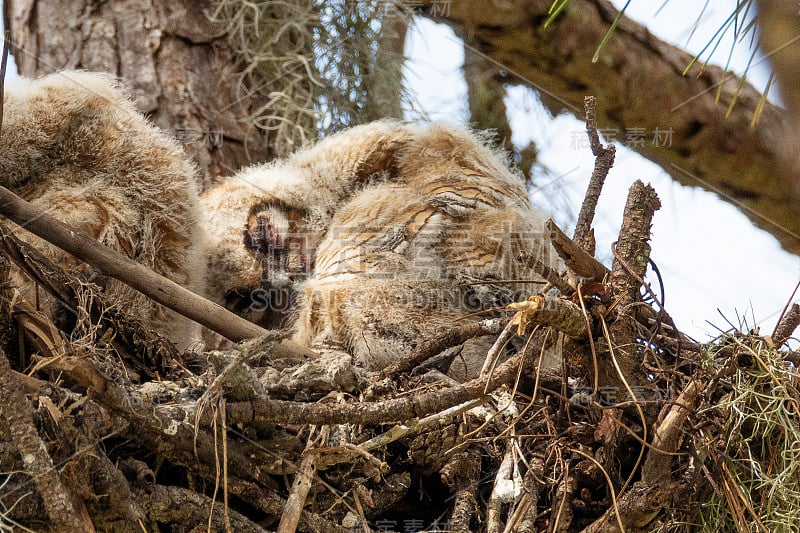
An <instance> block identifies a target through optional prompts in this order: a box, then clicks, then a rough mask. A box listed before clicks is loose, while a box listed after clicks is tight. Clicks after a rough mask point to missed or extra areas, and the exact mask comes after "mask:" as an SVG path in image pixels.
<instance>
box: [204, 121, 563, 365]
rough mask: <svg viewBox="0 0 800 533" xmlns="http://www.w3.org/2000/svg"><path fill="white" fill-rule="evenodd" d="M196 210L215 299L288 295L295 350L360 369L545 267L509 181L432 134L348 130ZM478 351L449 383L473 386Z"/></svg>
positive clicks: (232, 184) (231, 186)
mask: <svg viewBox="0 0 800 533" xmlns="http://www.w3.org/2000/svg"><path fill="white" fill-rule="evenodd" d="M203 203H204V205H205V206H206V209H207V210H208V212H209V217H208V219H207V221H206V222H207V234H208V235H209V236H210V240H211V241H212V243H213V244H212V248H213V249H214V250H215V251H214V252H212V254H211V255H210V263H209V269H208V270H209V275H210V278H209V282H210V283H209V286H210V287H211V289H212V292H213V293H214V294H215V296H216V298H217V299H222V297H223V295H224V293H225V291H226V290H228V289H230V288H232V287H234V286H239V287H252V286H255V285H257V284H259V283H261V284H266V285H272V286H286V285H290V286H294V287H295V288H296V290H297V292H298V295H299V299H298V304H297V308H296V312H295V313H294V320H293V323H292V327H293V329H294V340H296V341H298V342H301V343H304V344H306V345H309V346H312V347H316V348H334V349H339V350H344V351H347V352H349V353H351V354H352V355H353V356H354V357H355V358H356V360H357V361H358V362H360V363H361V364H363V365H365V366H367V367H369V368H380V367H383V366H385V365H386V364H388V363H389V362H390V361H392V360H393V359H396V358H397V357H399V356H401V355H403V354H405V353H407V352H408V351H409V350H410V349H411V347H413V346H414V345H416V344H417V343H418V342H420V341H421V340H423V339H426V338H430V337H432V336H434V335H436V334H437V333H440V332H442V331H444V330H446V329H447V328H449V327H452V326H454V325H456V324H457V321H458V320H459V319H462V318H464V317H465V316H466V315H467V314H469V313H472V312H475V311H477V310H480V309H486V308H489V307H493V306H496V305H502V304H504V303H507V302H509V301H511V300H512V299H513V298H514V296H515V294H514V293H516V294H517V295H519V294H523V295H527V294H529V293H532V292H536V291H537V290H538V289H539V288H540V285H536V284H534V283H519V284H493V283H492V282H493V281H502V280H540V279H541V278H540V277H539V276H538V275H537V274H536V273H535V272H533V271H532V269H531V268H530V267H529V266H528V265H530V264H531V263H530V261H526V262H521V261H518V259H517V258H518V257H519V256H520V255H521V254H523V252H524V255H526V256H527V257H532V256H538V257H541V258H542V259H543V261H544V262H545V263H548V264H551V263H552V261H553V260H554V258H553V257H552V254H551V252H550V247H549V244H547V241H546V239H545V238H544V236H543V219H542V217H541V215H540V214H539V213H538V212H537V211H535V210H534V209H533V208H532V207H531V205H530V202H529V200H528V197H527V191H526V190H525V187H524V184H523V181H522V180H521V178H520V177H519V176H518V175H517V174H516V173H514V172H512V171H511V170H510V169H509V167H508V165H507V163H506V161H505V159H504V158H503V157H501V156H500V155H498V154H497V153H496V152H494V151H493V150H491V149H489V148H488V147H487V145H486V143H485V141H484V140H483V139H481V138H479V137H477V136H475V135H474V134H471V133H469V132H466V131H464V130H461V129H458V128H455V127H451V126H446V125H441V124H435V125H432V126H423V125H413V124H407V123H400V122H376V123H372V124H367V125H363V126H357V127H355V128H352V129H349V130H346V131H345V132H343V133H340V134H338V135H334V136H332V137H330V138H328V139H325V140H324V141H322V142H321V143H319V144H318V145H317V146H314V147H312V148H309V149H306V150H303V151H301V152H299V153H297V154H295V155H294V156H292V157H290V158H289V159H287V160H285V161H280V162H277V163H274V164H271V165H267V166H262V167H253V168H251V169H248V170H246V171H244V172H241V173H239V174H237V175H236V176H235V177H233V178H231V179H229V180H227V181H226V182H224V183H222V184H221V185H220V186H219V187H217V188H215V189H213V190H212V191H210V192H209V193H207V194H206V195H204V198H203ZM243 213H247V216H244V215H243ZM304 274H305V276H304ZM472 319H476V318H470V320H472ZM487 347H488V344H487V342H483V341H473V342H470V343H468V344H467V346H465V348H464V350H463V352H462V355H463V356H464V358H463V361H456V363H455V366H459V365H460V366H461V368H460V370H459V369H456V370H455V371H454V373H456V374H458V375H460V376H465V375H470V374H473V373H474V372H475V370H476V368H479V366H477V365H480V363H482V361H483V358H484V357H485V353H486V348H487Z"/></svg>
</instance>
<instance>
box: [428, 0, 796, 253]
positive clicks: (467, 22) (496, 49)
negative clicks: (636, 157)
mask: <svg viewBox="0 0 800 533" xmlns="http://www.w3.org/2000/svg"><path fill="white" fill-rule="evenodd" d="M429 4H430V5H431V9H430V12H431V16H432V18H434V19H435V20H439V21H443V22H447V23H448V24H449V25H451V26H452V27H453V28H454V30H455V31H456V32H457V33H458V34H459V35H460V36H462V37H463V38H464V39H465V40H466V41H467V43H468V44H470V45H471V46H473V47H475V48H476V49H478V50H480V51H482V52H483V53H485V54H487V55H488V57H490V58H491V59H492V60H494V61H497V62H498V63H499V64H501V65H503V66H504V67H505V69H506V71H507V72H508V79H507V83H510V84H528V85H530V86H531V87H533V88H534V89H535V90H537V91H538V92H539V94H540V95H541V97H542V100H543V101H544V102H545V103H546V104H547V105H548V106H549V107H550V109H551V110H553V111H554V112H559V111H561V110H568V111H570V112H571V113H573V114H575V115H576V116H578V117H580V116H581V114H582V111H583V97H584V96H585V95H587V94H594V95H596V96H597V99H598V105H597V110H598V115H599V116H598V121H599V123H600V127H601V128H613V129H614V131H617V132H618V135H617V140H619V141H621V142H623V143H624V144H629V145H631V147H632V148H633V149H635V150H636V151H637V152H639V153H640V154H641V155H643V156H644V157H647V158H648V159H650V160H652V161H653V162H655V163H657V164H659V165H660V166H661V167H663V168H664V170H665V171H666V172H668V173H669V174H670V175H671V176H672V177H673V178H674V179H675V180H677V181H678V182H680V183H683V184H685V185H691V186H696V187H702V188H704V189H707V190H710V191H713V192H715V193H717V194H719V195H720V196H721V197H722V198H723V199H724V200H726V201H729V202H731V203H733V204H735V205H737V206H739V207H740V208H742V210H743V211H744V213H745V214H746V215H747V216H748V217H749V218H750V219H751V220H752V221H753V222H754V223H755V224H757V225H758V226H760V227H761V228H763V229H765V230H767V231H769V232H770V233H772V234H773V235H775V237H777V238H778V239H779V240H780V242H781V243H782V244H783V246H784V247H785V248H786V249H787V250H789V251H791V252H795V253H798V252H800V202H798V199H800V192H799V191H800V188H799V187H797V179H798V178H797V177H796V176H791V175H790V176H787V175H786V174H781V173H779V172H776V168H778V167H779V163H780V161H781V158H782V148H781V147H782V145H783V144H785V141H786V139H788V138H790V137H789V135H788V134H789V132H790V131H791V130H790V129H789V127H788V121H787V119H786V116H785V113H784V111H783V110H782V109H781V108H779V107H777V106H774V105H771V104H767V105H766V107H765V109H764V111H763V114H762V116H761V119H760V121H759V123H758V126H757V127H756V128H755V129H753V128H751V126H750V122H751V119H752V117H753V113H754V112H755V110H756V106H757V105H758V102H759V99H760V96H761V95H760V94H759V92H758V91H757V90H756V89H755V88H753V87H752V86H751V85H749V84H747V83H745V84H744V85H743V87H741V89H740V90H738V95H737V96H736V104H735V105H734V106H733V109H732V112H731V114H730V116H728V117H726V116H725V115H726V112H727V110H728V107H729V105H730V104H731V102H732V101H733V99H734V96H735V95H736V94H737V89H738V85H739V81H740V80H739V79H738V78H736V77H735V76H732V75H728V76H725V75H724V73H723V71H722V70H721V69H720V68H718V67H715V66H709V67H706V69H705V70H701V69H700V67H699V66H694V67H692V69H691V70H690V72H689V73H688V75H686V76H683V75H682V71H683V69H684V68H685V67H686V66H687V65H688V64H689V62H690V61H691V59H692V56H691V55H690V54H688V53H686V52H684V51H683V50H681V49H679V48H676V47H674V46H671V45H669V44H667V43H665V42H663V41H661V40H659V39H657V38H655V37H654V36H652V35H651V34H650V33H649V32H648V31H647V28H645V27H644V26H642V25H640V24H638V23H636V22H633V21H632V20H630V19H628V18H625V17H623V19H622V20H621V22H620V23H619V26H618V27H617V29H616V31H615V33H614V35H613V37H612V38H611V40H610V41H609V43H608V44H607V45H606V47H605V49H604V50H603V52H602V54H601V56H600V60H599V61H598V62H597V63H592V62H591V59H592V56H593V54H594V52H595V50H596V48H597V46H598V44H599V43H600V42H601V40H602V37H603V35H604V34H605V32H606V31H607V30H608V28H609V26H610V24H611V22H612V21H613V20H614V18H615V16H616V14H617V13H618V11H617V10H616V9H614V7H613V6H612V5H611V3H610V2H608V1H606V0H595V1H590V0H573V1H572V2H570V4H569V7H568V8H566V9H565V10H564V12H563V13H562V14H561V15H560V16H559V17H558V18H557V19H556V20H555V21H554V22H553V23H552V24H550V25H549V26H548V27H547V28H545V27H544V22H545V20H546V19H547V16H548V10H549V9H550V6H551V5H552V2H551V0H508V1H503V2H491V8H488V7H487V5H486V2H484V1H483V0H460V1H458V2H448V3H447V4H446V8H443V4H442V2H429ZM718 89H721V91H720V92H719V100H718V101H717V100H716V98H717V91H718ZM629 132H632V133H635V134H638V133H639V132H640V133H642V134H643V137H641V138H640V139H639V138H634V139H633V140H635V141H636V142H631V143H626V142H625V141H626V134H628V133H629ZM656 132H658V134H657V133H656ZM654 138H655V140H656V141H657V142H655V143H654V142H653V140H654ZM629 140H630V139H629ZM639 141H641V142H639Z"/></svg>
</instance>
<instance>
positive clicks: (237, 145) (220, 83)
mask: <svg viewBox="0 0 800 533" xmlns="http://www.w3.org/2000/svg"><path fill="white" fill-rule="evenodd" d="M7 4H8V6H9V8H10V15H11V20H10V26H11V32H12V41H13V45H12V50H11V52H12V54H13V55H14V59H15V60H16V63H17V69H18V71H19V73H20V74H21V75H23V76H28V77H37V76H42V75H45V74H48V73H51V72H55V71H58V70H63V69H87V70H95V71H105V72H109V73H111V74H114V75H115V76H118V77H120V78H121V79H122V80H124V82H125V83H126V84H127V86H128V87H130V89H131V92H132V96H133V97H134V99H135V101H136V105H137V107H138V109H139V111H141V112H143V113H145V114H148V115H149V116H150V117H151V118H152V119H153V121H154V122H155V123H156V124H157V125H158V126H160V127H162V128H164V129H166V130H169V131H173V132H174V133H175V135H176V137H177V138H178V139H179V140H180V141H181V142H182V143H183V145H184V148H185V149H186V151H187V152H188V153H189V154H190V155H191V156H192V158H193V159H194V160H195V162H196V163H197V165H198V168H199V171H200V172H199V178H200V180H201V181H202V182H203V183H201V185H206V184H207V183H208V180H209V179H210V178H212V177H214V176H219V175H229V174H231V173H233V172H234V171H235V170H237V169H238V168H240V167H241V166H243V165H244V164H247V163H251V162H254V161H262V160H265V159H266V158H267V156H268V151H267V148H266V146H265V143H263V142H262V140H261V139H260V138H259V137H258V135H257V134H256V132H255V130H254V129H252V128H251V127H250V126H249V125H248V124H249V121H248V120H246V118H247V116H248V113H249V109H248V106H249V105H250V102H249V101H248V100H247V99H243V98H242V96H241V95H242V93H241V92H240V90H239V84H238V79H239V78H238V76H237V75H236V73H235V72H234V71H233V63H234V61H233V59H234V51H233V50H232V48H231V46H230V45H229V43H228V41H227V37H226V35H225V34H224V30H225V27H224V25H223V24H220V23H212V22H210V21H209V19H208V17H207V16H206V14H205V13H207V12H208V10H209V9H213V2H212V1H211V0H178V1H165V0H122V1H116V2H93V1H91V0H79V1H72V0H8V1H7ZM245 141H247V151H245V147H244V142H245Z"/></svg>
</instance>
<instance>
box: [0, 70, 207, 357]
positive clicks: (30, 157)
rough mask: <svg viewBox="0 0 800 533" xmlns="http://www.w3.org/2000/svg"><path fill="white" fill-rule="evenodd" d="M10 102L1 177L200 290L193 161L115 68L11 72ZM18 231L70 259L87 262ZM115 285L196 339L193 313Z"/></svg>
mask: <svg viewBox="0 0 800 533" xmlns="http://www.w3.org/2000/svg"><path fill="white" fill-rule="evenodd" d="M3 110H4V117H3V132H2V137H0V184H2V185H4V186H6V187H9V188H10V189H12V190H14V191H15V192H16V193H17V194H19V195H20V196H22V197H23V198H25V199H26V200H28V201H30V202H32V203H34V204H36V205H38V206H40V207H43V208H45V209H47V210H48V212H49V213H50V214H52V215H53V216H55V217H57V218H59V219H60V220H62V221H65V222H68V223H71V224H74V225H75V226H77V227H78V228H80V229H81V230H83V231H84V232H86V233H87V234H89V235H91V236H92V237H94V238H95V239H97V240H98V241H100V242H102V243H104V244H106V245H108V246H110V247H112V248H114V249H115V250H118V251H120V252H122V253H124V254H126V255H127V256H129V257H131V258H132V259H134V260H136V261H138V262H140V263H142V264H144V265H146V266H148V267H150V268H152V269H153V270H155V271H156V272H158V273H159V274H162V275H164V276H166V277H168V278H170V279H172V280H173V281H175V282H177V283H179V284H181V285H183V286H186V287H188V288H191V289H194V290H201V289H202V282H203V280H204V272H203V269H204V267H205V262H204V261H202V260H201V257H202V248H201V247H200V246H199V244H200V240H201V237H200V233H199V226H198V223H197V221H198V218H199V217H198V211H197V210H198V199H197V191H196V188H195V182H194V168H193V167H192V165H191V164H190V163H189V161H188V159H187V157H186V155H185V154H184V153H183V151H182V150H181V148H180V146H179V145H178V144H177V143H176V142H175V141H174V140H172V139H171V138H169V137H168V136H167V135H165V134H164V133H163V132H162V131H161V130H159V129H158V128H156V127H154V126H152V125H151V124H150V123H149V122H148V121H147V120H146V119H145V118H144V117H142V115H140V114H139V113H138V112H137V111H136V110H135V108H134V106H133V104H132V103H131V101H130V100H129V99H128V97H127V95H126V93H125V92H124V90H122V89H121V88H120V86H119V85H118V84H117V83H116V82H115V81H114V80H113V79H112V78H111V77H110V76H108V75H105V74H98V73H90V72H79V71H75V72H61V73H57V74H52V75H49V76H46V77H44V78H41V79H38V80H30V79H25V78H21V79H17V80H13V81H12V82H10V83H9V84H8V85H7V86H6V89H5V98H4V109H3ZM17 234H18V236H19V237H21V238H23V239H24V240H26V241H28V242H30V243H32V244H34V245H35V246H37V247H38V248H39V249H40V250H43V251H45V252H46V253H47V254H48V255H49V256H50V257H51V258H53V259H55V260H56V261H57V262H59V263H61V264H62V265H65V266H77V267H79V268H82V269H85V268H86V267H84V266H81V265H80V264H79V262H78V261H77V260H75V259H74V258H73V257H72V256H70V255H68V254H66V253H64V252H62V251H60V250H58V249H57V248H55V247H53V246H51V245H49V244H47V243H46V242H44V241H42V240H40V239H38V238H36V237H34V236H32V235H31V234H29V233H27V232H24V231H18V232H17ZM21 288H22V289H23V290H24V291H25V290H27V291H30V289H31V287H30V286H29V285H25V284H24V283H23V285H22V287H21ZM107 293H108V295H109V296H110V300H111V301H112V302H113V303H115V304H116V305H118V306H119V307H120V308H121V309H123V310H124V311H127V312H130V313H132V314H134V315H136V316H138V317H139V318H141V319H143V320H144V322H145V323H146V324H147V325H148V326H150V327H152V328H154V329H156V330H157V331H160V332H162V333H164V334H166V335H167V336H168V337H169V338H170V339H172V340H173V341H175V342H177V343H178V344H179V345H180V346H181V347H185V346H187V345H189V344H191V343H192V342H193V341H194V340H196V339H197V338H198V335H197V334H195V333H194V330H196V329H197V327H196V326H194V325H193V324H192V323H191V322H190V321H189V320H187V319H184V318H182V317H179V316H178V315H176V314H174V313H172V312H170V311H168V310H167V309H165V308H163V307H161V306H158V305H156V304H154V303H153V302H152V301H151V300H149V299H147V298H146V297H144V296H143V295H141V294H139V293H138V292H136V291H134V290H133V289H130V288H129V287H127V286H126V285H124V284H122V283H120V282H117V281H114V280H110V281H109V282H108V284H107Z"/></svg>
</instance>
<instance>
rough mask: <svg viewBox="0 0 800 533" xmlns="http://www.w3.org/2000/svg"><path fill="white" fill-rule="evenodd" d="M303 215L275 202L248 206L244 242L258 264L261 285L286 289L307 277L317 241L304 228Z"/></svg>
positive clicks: (312, 264)
mask: <svg viewBox="0 0 800 533" xmlns="http://www.w3.org/2000/svg"><path fill="white" fill-rule="evenodd" d="M303 219H304V214H303V213H302V212H300V211H299V210H296V209H286V208H284V207H282V206H278V205H275V204H270V205H261V206H256V207H255V208H253V209H251V211H250V214H249V216H248V219H247V226H246V229H245V231H244V243H245V246H246V247H247V249H248V250H249V251H250V253H251V254H253V256H254V257H255V258H256V260H257V261H258V263H259V264H260V266H261V280H260V281H261V283H260V285H261V286H262V287H276V288H286V287H291V286H293V285H294V284H296V283H297V282H300V281H303V280H305V279H307V278H308V277H309V276H310V275H311V271H312V269H313V268H314V250H315V249H316V246H317V244H318V241H319V237H315V236H314V235H312V234H310V233H309V232H308V231H303V229H302V228H304V227H305V225H304V224H303Z"/></svg>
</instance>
